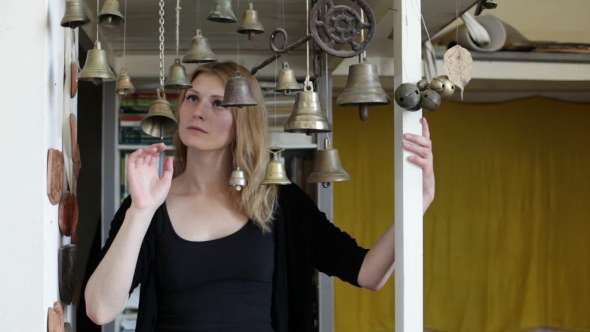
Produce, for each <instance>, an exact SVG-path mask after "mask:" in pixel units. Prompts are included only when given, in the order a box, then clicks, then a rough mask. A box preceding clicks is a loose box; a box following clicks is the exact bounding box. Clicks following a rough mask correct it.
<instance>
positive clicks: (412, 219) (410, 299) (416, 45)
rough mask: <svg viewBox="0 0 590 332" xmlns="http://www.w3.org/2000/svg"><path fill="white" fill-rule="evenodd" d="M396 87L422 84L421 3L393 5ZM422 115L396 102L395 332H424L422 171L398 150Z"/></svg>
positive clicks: (399, 0)
mask: <svg viewBox="0 0 590 332" xmlns="http://www.w3.org/2000/svg"><path fill="white" fill-rule="evenodd" d="M393 8H394V9H395V10H397V11H396V12H395V15H394V29H393V30H394V39H393V42H394V73H395V77H394V86H395V88H397V87H398V86H399V85H400V84H402V83H414V84H415V83H416V82H418V80H420V79H421V78H422V66H421V54H422V53H421V52H422V49H421V45H420V41H421V39H422V38H421V15H420V13H421V8H420V1H416V0H394V6H393ZM421 118H422V111H421V110H420V111H417V112H411V111H407V110H405V109H403V108H401V107H400V106H399V105H397V103H395V102H394V122H395V131H394V135H395V136H394V137H395V138H394V143H395V145H394V153H395V260H396V263H395V331H396V332H418V331H423V330H424V321H423V320H424V319H423V316H424V315H423V263H422V260H423V248H422V242H423V239H422V170H421V169H420V167H418V166H416V165H414V164H412V163H410V162H409V161H408V160H407V158H408V156H410V153H408V152H407V151H405V150H403V149H402V141H403V140H404V139H403V134H405V133H412V134H421V133H422V126H421V124H420V119H421Z"/></svg>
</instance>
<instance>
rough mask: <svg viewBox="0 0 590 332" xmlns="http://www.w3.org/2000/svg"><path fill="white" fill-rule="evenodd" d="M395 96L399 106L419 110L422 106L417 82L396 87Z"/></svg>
mask: <svg viewBox="0 0 590 332" xmlns="http://www.w3.org/2000/svg"><path fill="white" fill-rule="evenodd" d="M394 98H395V102H396V103H397V104H398V105H399V106H401V107H403V108H405V109H407V110H411V111H417V110H418V109H419V107H420V106H419V103H420V90H418V87H417V86H416V85H415V84H412V83H404V84H401V85H400V86H398V87H397V89H395V94H394Z"/></svg>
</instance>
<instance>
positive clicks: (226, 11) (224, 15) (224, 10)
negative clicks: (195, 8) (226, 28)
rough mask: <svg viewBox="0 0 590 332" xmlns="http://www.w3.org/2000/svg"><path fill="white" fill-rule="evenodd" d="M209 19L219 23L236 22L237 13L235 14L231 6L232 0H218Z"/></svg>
mask: <svg viewBox="0 0 590 332" xmlns="http://www.w3.org/2000/svg"><path fill="white" fill-rule="evenodd" d="M207 19H208V20H209V21H213V22H219V23H236V22H237V20H236V15H234V11H233V9H232V7H231V0H216V1H215V6H214V7H213V10H212V11H211V12H210V13H209V16H207Z"/></svg>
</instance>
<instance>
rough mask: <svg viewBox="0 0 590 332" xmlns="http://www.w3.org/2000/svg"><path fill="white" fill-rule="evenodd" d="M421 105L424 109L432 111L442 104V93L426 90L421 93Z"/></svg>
mask: <svg viewBox="0 0 590 332" xmlns="http://www.w3.org/2000/svg"><path fill="white" fill-rule="evenodd" d="M419 105H420V107H421V108H422V109H423V110H425V111H428V112H432V111H434V110H436V109H437V108H438V107H439V106H440V95H439V94H438V92H436V91H434V90H430V89H429V90H424V91H422V93H421V94H420V104H419Z"/></svg>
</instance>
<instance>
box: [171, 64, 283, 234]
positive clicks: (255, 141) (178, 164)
mask: <svg viewBox="0 0 590 332" xmlns="http://www.w3.org/2000/svg"><path fill="white" fill-rule="evenodd" d="M236 70H239V71H240V74H241V76H242V77H245V78H246V79H247V80H248V83H249V85H250V89H251V90H252V94H253V95H254V98H255V99H256V101H257V103H258V105H257V106H246V107H243V108H237V107H232V108H231V111H232V114H233V117H234V128H233V130H234V141H233V142H232V146H231V149H232V153H233V165H232V167H233V169H235V168H236V167H238V166H239V167H240V169H241V170H242V171H244V173H245V174H246V177H247V179H248V185H247V186H246V187H243V188H242V190H241V191H238V190H236V188H235V187H233V186H229V184H228V187H229V188H228V190H229V191H230V198H231V201H232V203H233V205H234V207H235V208H236V209H237V210H238V211H240V212H241V213H243V214H245V215H247V216H248V218H250V219H251V220H252V221H254V222H255V223H256V224H257V225H258V226H259V227H260V228H262V229H263V230H264V231H270V229H271V228H270V224H271V223H272V220H273V218H274V210H275V206H276V201H277V196H278V190H277V187H276V186H275V185H263V184H262V181H263V180H264V177H265V174H266V165H267V163H268V162H269V159H270V157H269V153H268V151H267V150H266V149H267V148H268V144H269V137H268V123H267V121H268V120H267V114H266V107H265V106H264V100H263V97H262V90H261V89H260V85H259V84H258V81H257V80H256V78H255V77H254V76H252V75H251V74H250V71H249V70H248V69H246V68H244V67H242V66H238V65H237V64H236V63H235V62H233V61H224V62H211V63H206V64H203V65H201V66H199V67H198V68H197V69H195V70H194V71H193V72H192V73H191V75H190V76H189V78H190V81H191V82H192V81H194V80H195V78H197V76H199V75H200V74H213V75H216V76H217V77H219V78H220V79H221V80H222V81H223V83H224V84H225V83H226V82H227V81H228V80H229V79H230V78H232V77H235V75H236ZM185 96H186V90H183V92H182V93H181V94H180V100H179V101H178V107H177V111H176V112H175V113H176V114H175V116H176V119H177V120H179V119H178V116H179V115H178V110H179V109H180V106H181V105H182V103H183V101H184V99H185ZM174 147H175V152H174V158H175V165H174V167H175V173H177V174H181V173H183V172H184V170H185V169H186V160H187V156H186V154H187V147H186V145H184V143H183V142H182V141H181V140H180V135H179V134H178V132H176V134H174ZM228 181H229V179H228Z"/></svg>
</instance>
